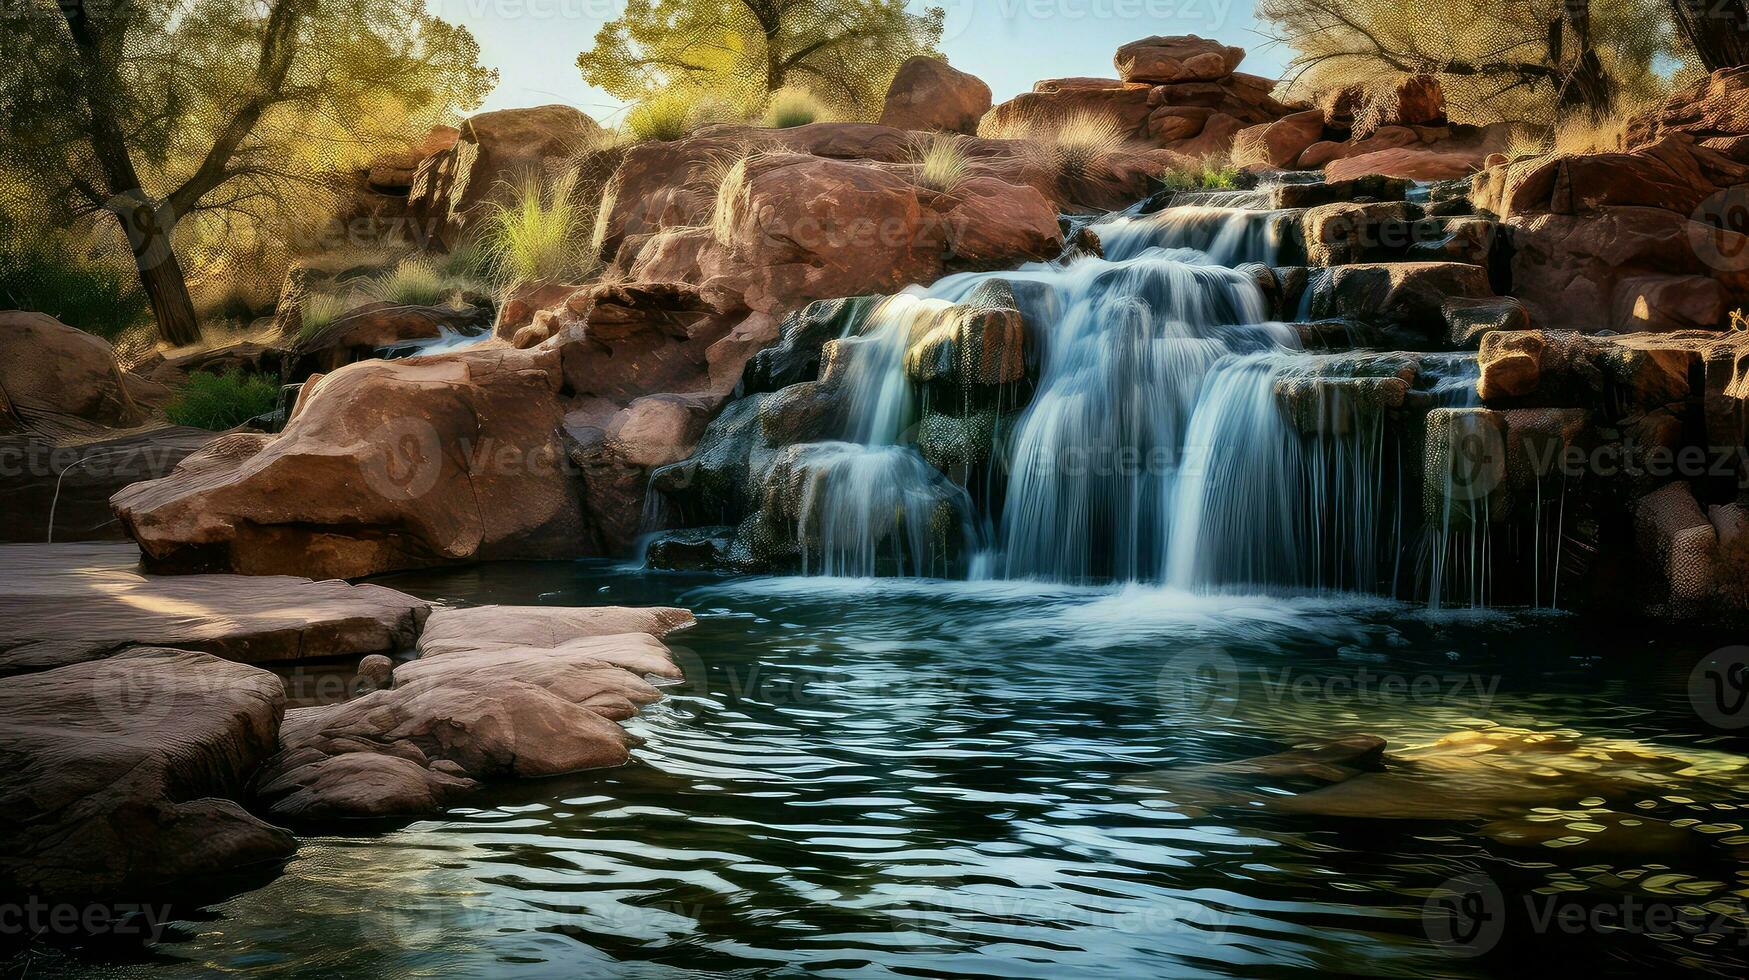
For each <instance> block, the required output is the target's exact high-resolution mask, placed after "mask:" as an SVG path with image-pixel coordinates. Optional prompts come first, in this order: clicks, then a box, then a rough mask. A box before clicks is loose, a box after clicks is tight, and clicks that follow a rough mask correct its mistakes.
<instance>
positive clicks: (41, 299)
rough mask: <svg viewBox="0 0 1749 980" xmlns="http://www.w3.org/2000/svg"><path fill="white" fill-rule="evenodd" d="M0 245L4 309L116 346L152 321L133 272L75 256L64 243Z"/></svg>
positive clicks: (10, 240) (18, 240) (24, 240)
mask: <svg viewBox="0 0 1749 980" xmlns="http://www.w3.org/2000/svg"><path fill="white" fill-rule="evenodd" d="M5 242H6V244H5V245H3V246H0V309H8V310H12V309H17V310H34V311H36V312H39V313H47V314H48V315H50V316H52V317H54V318H55V319H57V320H60V321H61V322H62V323H65V324H67V325H68V326H70V327H78V328H79V329H81V330H84V331H85V332H87V333H94V334H96V335H98V336H99V337H102V338H104V339H105V340H109V341H112V342H113V341H114V340H116V339H117V338H119V337H120V336H121V335H122V334H124V333H126V332H127V331H128V330H129V329H130V328H132V327H136V326H139V325H141V324H143V323H149V322H150V321H151V304H150V303H149V302H148V300H147V299H146V294H145V292H144V291H143V290H142V289H140V285H139V279H138V277H137V274H136V273H135V272H134V270H132V269H129V268H124V267H122V266H120V265H119V264H116V265H111V264H107V263H104V262H101V261H96V260H93V259H89V258H85V257H82V256H79V255H77V254H75V252H74V250H73V249H72V248H70V247H69V246H68V245H67V244H66V243H65V242H62V241H58V240H54V239H46V240H45V239H43V238H40V237H39V238H36V239H34V240H33V239H31V238H30V237H29V236H27V235H24V234H18V235H17V236H16V237H15V236H14V235H13V234H12V233H10V232H8V233H7V234H6V235H5Z"/></svg>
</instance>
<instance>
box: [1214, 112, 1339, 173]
mask: <svg viewBox="0 0 1749 980" xmlns="http://www.w3.org/2000/svg"><path fill="white" fill-rule="evenodd" d="M1323 137H1324V113H1323V112H1321V111H1320V110H1317V109H1307V110H1305V111H1304V112H1295V113H1292V114H1290V115H1286V116H1283V117H1281V118H1280V119H1277V120H1276V121H1274V122H1270V123H1259V124H1258V125H1255V126H1250V127H1247V128H1245V129H1243V130H1241V131H1240V132H1239V134H1238V135H1237V136H1236V137H1234V139H1233V156H1234V158H1235V159H1236V160H1238V161H1240V162H1242V163H1247V164H1251V163H1256V164H1262V165H1264V166H1267V167H1271V168H1275V169H1278V170H1279V169H1282V168H1285V167H1292V166H1293V165H1294V162H1295V161H1297V160H1298V159H1299V158H1300V154H1301V153H1304V152H1305V151H1306V148H1307V147H1309V146H1311V145H1312V144H1313V143H1316V142H1318V141H1319V140H1321V139H1323Z"/></svg>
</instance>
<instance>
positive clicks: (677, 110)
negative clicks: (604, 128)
mask: <svg viewBox="0 0 1749 980" xmlns="http://www.w3.org/2000/svg"><path fill="white" fill-rule="evenodd" d="M624 126H625V131H626V132H627V133H628V134H630V135H631V138H632V139H634V140H638V141H639V142H645V141H650V140H655V141H657V142H662V143H667V142H670V141H673V140H677V139H680V138H681V137H683V136H685V135H686V134H687V133H690V132H692V128H693V127H692V103H691V100H689V99H687V98H686V97H685V96H684V95H682V94H681V93H680V92H677V91H674V90H669V91H666V92H657V93H656V94H654V95H650V96H647V97H645V98H643V99H641V100H639V102H638V103H637V104H636V105H634V106H632V107H631V109H629V110H627V112H626V117H625V123H624Z"/></svg>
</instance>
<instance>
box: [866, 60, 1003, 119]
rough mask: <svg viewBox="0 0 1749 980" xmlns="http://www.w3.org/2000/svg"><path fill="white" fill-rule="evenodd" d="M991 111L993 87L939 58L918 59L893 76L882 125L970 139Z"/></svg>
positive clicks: (882, 113) (909, 62)
mask: <svg viewBox="0 0 1749 980" xmlns="http://www.w3.org/2000/svg"><path fill="white" fill-rule="evenodd" d="M989 111H990V86H988V85H985V84H984V83H983V81H982V80H980V79H979V78H978V77H977V76H976V75H968V74H966V73H965V72H963V71H958V70H956V69H954V68H951V67H949V66H948V63H947V62H946V61H943V60H942V59H940V58H931V57H928V56H925V55H918V56H917V57H914V58H911V59H909V60H907V61H906V62H905V63H904V64H902V65H900V66H899V71H898V73H897V74H895V75H894V76H893V84H892V85H891V86H890V87H888V89H887V101H886V105H885V107H884V108H883V109H882V111H881V125H883V126H892V127H894V128H895V129H915V130H925V131H929V130H934V131H938V132H947V133H964V134H966V135H967V136H971V135H974V134H976V133H977V131H978V121H979V120H980V119H983V118H984V113H986V112H989Z"/></svg>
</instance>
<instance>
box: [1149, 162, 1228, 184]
mask: <svg viewBox="0 0 1749 980" xmlns="http://www.w3.org/2000/svg"><path fill="white" fill-rule="evenodd" d="M1160 183H1161V184H1162V185H1163V186H1164V187H1165V189H1166V190H1169V191H1213V190H1232V189H1233V188H1235V187H1237V186H1238V185H1239V168H1238V167H1235V166H1233V164H1232V163H1231V162H1230V161H1228V160H1227V159H1226V158H1224V157H1204V158H1203V159H1202V161H1201V162H1199V163H1196V164H1193V165H1191V166H1188V167H1172V168H1170V169H1168V170H1167V171H1166V172H1165V173H1163V174H1161V175H1160Z"/></svg>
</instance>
